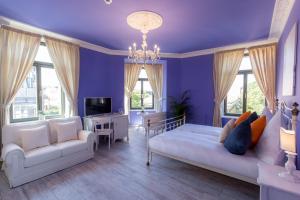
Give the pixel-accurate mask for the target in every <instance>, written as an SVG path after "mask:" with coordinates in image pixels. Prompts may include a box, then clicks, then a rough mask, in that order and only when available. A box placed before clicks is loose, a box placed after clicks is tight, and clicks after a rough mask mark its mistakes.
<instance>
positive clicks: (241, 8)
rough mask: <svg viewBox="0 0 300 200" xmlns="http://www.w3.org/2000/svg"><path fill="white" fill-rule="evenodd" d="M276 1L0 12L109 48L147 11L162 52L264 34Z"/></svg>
mask: <svg viewBox="0 0 300 200" xmlns="http://www.w3.org/2000/svg"><path fill="white" fill-rule="evenodd" d="M274 4H275V0H263V1H262V0H113V3H112V4H111V5H110V6H107V5H106V4H105V3H104V1H103V0H1V2H0V15H2V16H5V17H8V18H12V19H15V20H17V21H21V22H24V23H28V24H31V25H33V26H37V27H40V28H44V29H47V30H50V31H53V32H57V33H61V34H64V35H67V36H71V37H75V38H78V39H81V40H85V41H88V42H91V43H94V44H98V45H102V46H104V47H108V48H111V49H127V47H128V46H129V45H130V44H131V43H132V42H134V41H136V42H138V43H140V41H141V34H140V33H139V32H138V31H136V30H133V29H131V28H130V27H129V26H128V25H127V23H126V17H127V15H128V14H130V13H131V12H133V11H137V10H150V11H154V12H157V13H159V14H160V15H162V16H163V19H164V23H163V26H162V27H160V28H159V29H157V30H154V31H152V32H150V33H149V35H148V43H149V45H154V42H155V43H158V44H159V45H160V47H161V49H162V51H163V52H174V53H175V52H178V53H179V52H188V51H194V50H200V49H207V48H213V47H219V46H224V45H229V44H235V43H240V42H247V41H252V40H257V39H263V38H267V37H268V33H269V30H270V26H271V21H272V14H273V8H274Z"/></svg>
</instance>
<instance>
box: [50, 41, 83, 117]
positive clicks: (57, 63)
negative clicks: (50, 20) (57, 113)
mask: <svg viewBox="0 0 300 200" xmlns="http://www.w3.org/2000/svg"><path fill="white" fill-rule="evenodd" d="M45 39H46V45H47V47H48V51H49V54H50V57H51V60H52V62H53V65H54V68H55V71H56V74H57V77H58V79H59V82H60V84H61V86H62V88H63V90H64V92H65V94H66V96H67V99H68V101H69V103H70V113H68V115H69V116H75V115H78V104H77V98H78V87H79V57H80V56H79V47H78V46H77V45H75V44H72V43H68V42H65V41H61V40H57V39H53V38H49V37H45Z"/></svg>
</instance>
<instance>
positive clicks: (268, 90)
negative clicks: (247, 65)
mask: <svg viewBox="0 0 300 200" xmlns="http://www.w3.org/2000/svg"><path fill="white" fill-rule="evenodd" d="M249 56H250V60H251V65H252V70H253V74H254V76H255V79H256V82H257V84H258V86H259V88H260V89H261V91H262V92H263V94H264V95H265V97H266V99H267V103H268V107H269V109H270V110H271V111H272V112H274V111H275V107H276V105H275V98H276V97H275V78H276V44H272V45H266V46H259V47H253V48H250V49H249Z"/></svg>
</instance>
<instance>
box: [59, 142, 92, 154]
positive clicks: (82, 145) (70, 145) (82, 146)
mask: <svg viewBox="0 0 300 200" xmlns="http://www.w3.org/2000/svg"><path fill="white" fill-rule="evenodd" d="M55 146H57V147H58V148H59V149H60V150H61V151H62V155H63V156H66V155H70V154H72V153H77V152H79V151H83V150H86V149H88V144H87V143H86V141H82V140H70V141H67V142H63V143H58V144H56V145H55Z"/></svg>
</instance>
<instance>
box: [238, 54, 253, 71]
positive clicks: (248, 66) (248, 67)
mask: <svg viewBox="0 0 300 200" xmlns="http://www.w3.org/2000/svg"><path fill="white" fill-rule="evenodd" d="M251 69H252V67H251V62H250V57H249V56H244V58H243V60H242V63H241V66H240V70H251Z"/></svg>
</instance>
